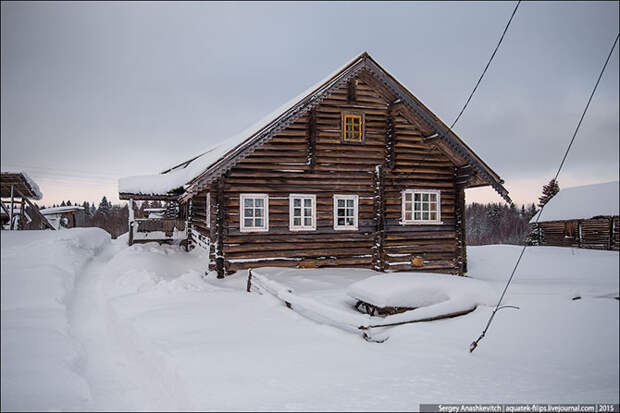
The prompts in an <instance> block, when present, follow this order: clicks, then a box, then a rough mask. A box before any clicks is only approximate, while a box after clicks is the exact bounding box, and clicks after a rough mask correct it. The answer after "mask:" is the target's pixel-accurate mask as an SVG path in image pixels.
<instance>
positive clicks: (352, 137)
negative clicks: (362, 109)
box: [342, 113, 364, 143]
mask: <svg viewBox="0 0 620 413" xmlns="http://www.w3.org/2000/svg"><path fill="white" fill-rule="evenodd" d="M356 121H357V122H356ZM356 123H357V125H356ZM349 125H350V127H349ZM342 140H343V141H344V142H355V143H361V142H363V140H364V117H363V116H362V115H361V114H357V113H343V114H342Z"/></svg>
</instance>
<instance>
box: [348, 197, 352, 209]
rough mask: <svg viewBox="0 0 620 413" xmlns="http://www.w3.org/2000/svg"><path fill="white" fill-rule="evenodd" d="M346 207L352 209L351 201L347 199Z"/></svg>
mask: <svg viewBox="0 0 620 413" xmlns="http://www.w3.org/2000/svg"><path fill="white" fill-rule="evenodd" d="M347 207H348V208H353V200H352V199H347Z"/></svg>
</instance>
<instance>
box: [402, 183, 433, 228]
mask: <svg viewBox="0 0 620 413" xmlns="http://www.w3.org/2000/svg"><path fill="white" fill-rule="evenodd" d="M407 193H410V194H411V219H410V220H407V219H405V217H406V216H407V215H406V214H405V212H406V211H405V194H407ZM415 194H435V195H437V219H424V220H423V219H415V212H416V211H415ZM420 212H422V211H420ZM429 215H430V213H429ZM401 224H402V225H420V224H443V222H442V221H441V191H439V190H436V189H405V190H403V191H402V193H401Z"/></svg>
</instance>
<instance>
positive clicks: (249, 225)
mask: <svg viewBox="0 0 620 413" xmlns="http://www.w3.org/2000/svg"><path fill="white" fill-rule="evenodd" d="M243 223H244V225H245V226H246V227H247V228H251V227H252V218H246V219H245V220H244V221H243Z"/></svg>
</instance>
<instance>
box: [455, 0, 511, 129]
mask: <svg viewBox="0 0 620 413" xmlns="http://www.w3.org/2000/svg"><path fill="white" fill-rule="evenodd" d="M519 4H521V0H519V1H518V2H517V5H516V6H515V8H514V10H513V11H512V14H511V15H510V19H509V20H508V23H507V24H506V27H504V32H503V33H502V37H500V38H499V42H497V46H495V50H493V54H492V55H491V58H490V59H489V61H488V62H487V65H486V66H485V67H484V70H483V71H482V74H481V75H480V78H479V79H478V81H477V82H476V86H474V89H473V90H472V91H471V93H470V94H469V97H468V98H467V101H466V102H465V105H463V109H461V111H460V112H459V115H458V116H457V117H456V119H454V122H452V125H451V126H450V129H452V128H454V125H456V122H458V120H459V119H460V118H461V115H462V114H463V112H465V108H467V105H469V101H470V100H471V98H472V97H473V96H474V93H476V89H478V86H479V85H480V82H482V78H483V77H484V74H485V73H486V72H487V70H488V69H489V66H490V65H491V62H492V61H493V58H494V57H495V54H496V53H497V50H498V49H499V46H500V45H501V44H502V41H503V40H504V36H505V35H506V32H507V31H508V27H509V26H510V23H511V22H512V18H513V17H515V13H516V12H517V9H518V8H519Z"/></svg>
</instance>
